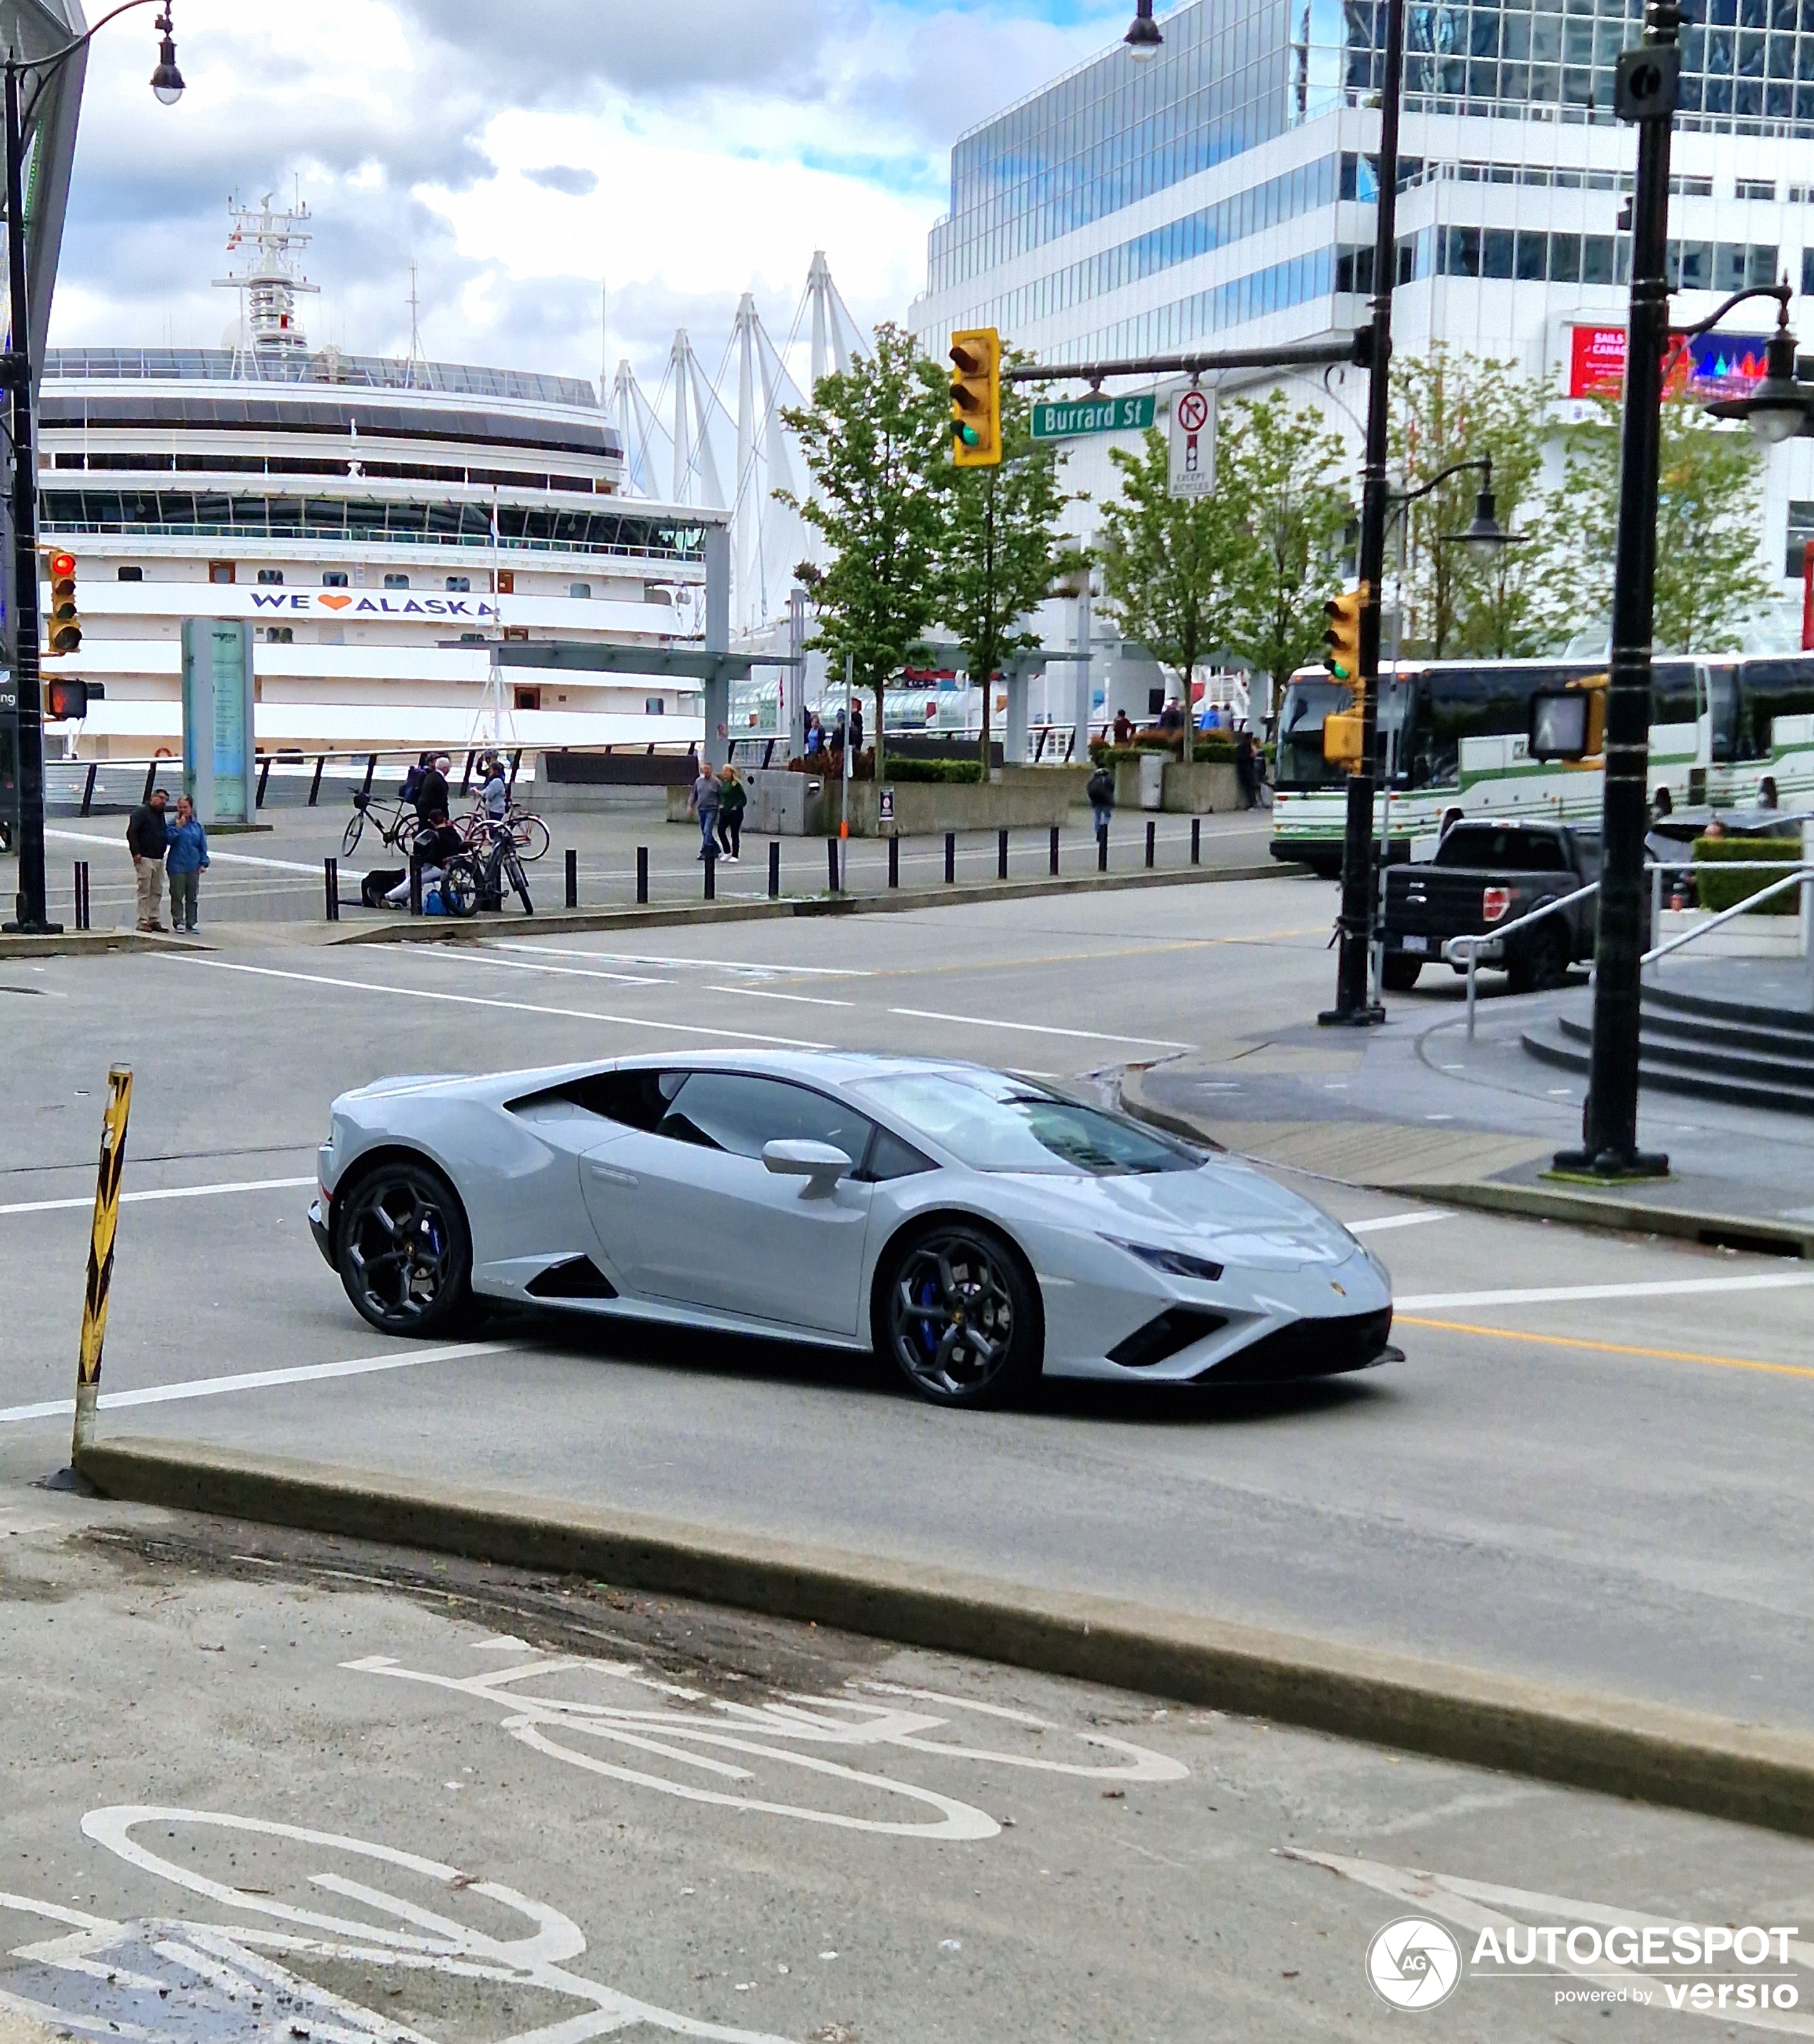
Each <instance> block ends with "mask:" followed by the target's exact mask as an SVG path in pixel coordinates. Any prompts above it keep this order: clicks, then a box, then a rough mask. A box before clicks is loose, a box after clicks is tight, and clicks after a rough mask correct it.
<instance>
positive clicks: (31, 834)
mask: <svg viewBox="0 0 1814 2044" xmlns="http://www.w3.org/2000/svg"><path fill="white" fill-rule="evenodd" d="M156 4H159V0H125V6H120V7H116V8H115V9H114V10H113V13H111V14H104V15H102V17H101V19H100V20H99V21H97V22H96V23H95V24H94V28H92V29H88V30H87V31H86V33H84V34H83V35H79V36H78V37H75V40H73V41H71V42H69V43H66V44H64V45H63V48H61V49H59V50H53V51H52V52H51V53H50V55H49V56H44V57H35V58H33V59H31V60H29V61H27V60H24V59H22V58H21V57H20V56H18V55H17V53H16V52H8V54H7V57H6V84H5V97H6V256H7V287H8V312H9V317H10V321H11V323H12V345H11V347H10V348H9V349H8V350H7V351H6V353H5V354H4V355H0V386H3V387H4V388H6V390H9V391H10V393H11V394H12V406H11V409H12V442H13V504H12V510H13V699H14V701H15V703H16V705H17V731H18V782H19V846H18V851H19V891H18V900H17V913H16V914H15V916H14V918H13V920H12V921H11V922H10V923H7V924H4V925H0V928H5V929H6V930H7V931H9V932H23V933H24V934H25V935H27V936H52V935H54V934H55V933H56V932H57V931H58V930H60V928H61V927H62V925H61V924H56V923H53V922H52V921H51V920H50V918H49V914H48V900H47V893H46V884H45V874H44V685H43V678H42V675H41V673H40V666H39V647H38V631H39V621H38V560H37V552H38V460H37V434H36V431H35V428H34V424H33V394H32V356H31V339H30V336H31V327H30V324H29V311H28V308H29V298H28V295H27V289H26V283H27V280H26V275H25V193H24V187H25V126H26V113H25V107H24V105H23V102H22V88H23V85H24V82H25V79H27V78H28V77H29V78H31V79H33V80H35V81H36V83H37V86H38V87H39V89H40V90H41V89H42V86H43V84H44V81H45V79H48V77H49V76H50V75H51V74H52V72H53V71H56V70H57V69H58V67H60V66H61V65H62V64H63V63H67V61H68V60H69V59H70V58H71V57H72V56H75V52H77V51H78V50H79V49H82V48H86V45H87V44H88V43H89V42H90V41H91V40H93V38H94V35H95V33H97V31H98V30H99V29H104V28H105V27H106V25H107V24H108V22H110V21H112V20H113V19H114V17H115V16H117V15H120V14H124V13H128V12H129V11H130V10H132V9H133V8H134V7H144V6H152V5H156ZM161 5H162V9H163V11H162V12H161V13H159V15H158V17H157V21H156V26H157V29H158V31H159V36H160V37H161V40H160V43H159V52H158V64H157V68H156V70H155V71H153V72H152V77H151V86H152V91H153V92H154V93H155V94H156V96H157V98H159V100H160V101H161V102H163V104H164V105H165V106H173V105H174V104H175V102H176V101H177V100H178V99H179V98H181V96H182V94H183V74H182V72H181V71H179V70H178V69H177V67H176V44H175V40H174V37H173V35H172V32H171V20H170V0H161Z"/></svg>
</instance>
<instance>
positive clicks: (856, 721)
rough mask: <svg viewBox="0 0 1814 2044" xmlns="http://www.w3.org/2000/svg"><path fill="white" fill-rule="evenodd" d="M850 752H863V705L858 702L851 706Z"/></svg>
mask: <svg viewBox="0 0 1814 2044" xmlns="http://www.w3.org/2000/svg"><path fill="white" fill-rule="evenodd" d="M861 751H863V705H862V704H861V703H860V702H853V703H852V704H851V752H852V753H853V754H854V753H860V752H861Z"/></svg>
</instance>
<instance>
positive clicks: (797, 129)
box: [52, 0, 1127, 381]
mask: <svg viewBox="0 0 1814 2044" xmlns="http://www.w3.org/2000/svg"><path fill="white" fill-rule="evenodd" d="M1126 11H1127V10H1126V5H1125V0H1109V4H1104V3H1103V0H978V4H977V5H974V6H963V7H959V6H941V5H937V4H932V5H927V4H914V0H679V3H678V5H671V6H669V7H668V8H667V9H666V10H663V9H659V8H657V9H643V8H632V7H629V6H626V5H624V4H621V0H516V4H515V5H514V6H512V7H510V8H509V9H506V10H498V8H497V7H496V6H495V5H494V0H483V4H480V0H311V5H310V6H308V7H307V8H299V7H295V6H290V5H286V4H281V0H183V6H182V7H181V9H180V10H179V21H178V27H179V32H180V33H179V56H180V60H181V62H182V65H183V71H184V74H185V75H186V78H187V79H188V82H189V90H188V91H187V93H186V94H185V96H184V98H183V101H182V102H181V103H180V104H179V106H177V107H175V108H174V109H164V108H161V107H159V106H157V105H156V102H154V101H153V99H152V95H151V94H150V92H149V91H148V89H147V87H146V84H145V79H146V78H147V76H148V73H149V70H150V66H151V63H152V60H153V58H154V56H155V51H154V48H153V44H152V37H151V33H150V31H149V30H148V29H144V30H143V32H142V33H140V31H139V29H138V24H139V23H140V21H141V19H148V16H146V17H140V16H138V15H136V14H134V15H129V16H127V17H125V19H124V20H123V21H120V22H118V23H117V24H115V25H112V26H110V27H109V28H107V29H104V30H102V33H101V34H100V35H99V36H98V37H97V38H96V41H95V44H94V53H93V56H92V59H91V61H90V68H89V74H88V86H87V91H86V96H85V104H84V107H83V123H82V140H81V144H80V148H79V152H78V157H77V163H76V172H75V186H74V190H73V194H72V198H71V219H70V227H69V231H68V233H67V237H66V240H65V244H64V255H63V266H62V268H61V271H60V282H59V289H58V296H57V301H56V309H55V313H54V317H53V322H52V338H53V340H56V341H57V342H60V343H64V344H71V343H83V342H86V343H91V344H100V343H107V342H113V343H127V344H130V343H135V342H136V343H141V344H157V343H159V342H162V341H164V340H175V341H176V342H178V343H179V344H209V343H213V342H216V341H217V340H218V338H219V336H220V334H221V330H222V328H224V327H225V325H226V324H227V323H228V321H229V319H230V318H231V317H232V316H233V310H234V308H233V302H232V300H231V298H230V297H229V294H226V293H225V292H221V291H216V290H210V289H209V281H208V280H209V279H211V278H213V277H217V276H219V275H222V274H223V268H222V264H223V260H224V259H223V255H222V242H223V239H224V236H225V198H226V195H227V194H228V192H229V190H238V191H239V192H240V193H241V194H244V195H247V196H248V197H252V198H256V197H257V196H259V194H262V193H263V192H264V191H267V190H275V191H276V192H278V193H279V194H287V193H289V192H290V190H292V189H293V186H294V180H296V179H300V182H301V186H302V191H303V194H304V196H305V197H306V198H307V199H308V200H309V204H310V206H311V207H312V209H313V211H314V213H315V215H316V220H315V223H314V225H315V241H314V244H313V248H312V249H311V250H310V252H309V264H308V267H309V274H310V275H312V276H313V279H315V281H317V282H318V283H320V284H321V286H322V287H323V290H322V295H321V298H319V299H316V300H313V301H312V302H310V303H309V305H308V306H307V308H306V313H307V317H308V319H309V325H310V328H311V331H312V332H313V336H314V337H315V338H317V340H335V341H337V342H339V343H340V344H341V345H342V346H344V347H346V348H349V349H352V350H355V351H357V352H401V351H402V349H403V348H405V347H406V345H407V343H408V338H409V312H408V309H407V305H406V304H405V298H406V296H407V292H408V283H407V270H408V265H409V263H410V262H411V261H412V260H414V261H415V262H416V263H417V264H418V266H419V272H420V283H419V288H420V290H421V300H422V307H423V313H422V323H423V334H424V341H425V345H426V346H427V347H428V348H429V351H430V352H432V353H433V354H436V355H439V356H440V357H442V358H443V359H453V360H477V361H491V362H503V363H511V364H513V365H514V366H518V367H531V368H540V369H545V370H554V371H565V372H567V373H569V374H575V375H597V374H598V368H599V364H600V360H601V348H602V350H603V352H604V353H605V355H606V356H607V358H608V359H611V360H613V361H614V360H615V359H616V358H617V355H620V354H625V353H627V354H628V355H630V356H631V357H632V359H633V360H634V361H635V362H636V365H637V367H638V369H639V371H640V372H641V373H643V374H644V375H645V376H647V377H648V378H650V379H651V381H653V380H657V379H659V374H660V367H661V363H662V362H663V360H664V359H665V357H666V355H667V346H668V343H669V341H670V340H671V337H672V334H673V330H674V326H675V325H687V326H688V327H689V328H690V331H691V332H692V333H693V337H694V343H695V344H696V346H697V347H698V350H699V352H700V353H701V355H702V356H703V357H705V359H707V360H708V362H709V363H715V362H716V359H717V351H718V350H719V349H720V348H721V347H722V345H723V340H724V334H725V332H726V331H727V330H728V325H729V321H730V318H731V315H732V310H733V309H734V307H735V305H736V299H737V298H738V296H739V295H740V294H741V293H742V292H743V291H744V290H753V291H755V293H756V295H757V302H758V304H759V306H760V308H761V309H762V311H763V315H764V317H765V318H767V321H769V323H770V325H771V329H774V330H776V331H777V332H778V334H784V333H785V332H786V327H787V325H788V322H789V321H790V319H791V318H792V316H793V313H794V305H795V304H796V302H797V299H798V297H799V294H800V291H801V286H802V284H803V282H804V281H805V272H806V267H807V263H808V262H809V260H810V258H811V255H812V252H813V250H814V249H815V248H824V250H825V252H826V254H827V257H828V261H829V263H830V265H831V268H832V275H834V277H835V278H836V279H837V280H838V282H839V285H840V288H841V289H842V290H843V292H844V296H845V298H846V300H847V302H848V303H849V305H850V306H851V310H852V312H853V313H855V316H856V317H857V318H858V320H859V322H862V323H863V324H866V325H867V324H869V323H871V322H873V321H876V320H878V319H882V318H890V317H900V316H901V314H903V313H905V309H906V308H907V305H908V303H909V301H910V299H911V298H912V297H913V294H914V292H915V291H916V290H917V289H918V288H920V286H921V284H922V283H923V281H924V267H925V236H926V230H927V229H928V227H929V225H931V223H932V221H933V220H934V219H935V218H936V217H937V215H938V214H939V213H940V212H941V211H942V210H943V208H944V201H945V192H946V183H947V156H948V152H949V149H950V145H951V141H952V140H953V139H954V138H955V135H956V134H957V133H959V131H960V130H961V129H963V127H964V126H966V125H968V124H969V123H970V122H971V121H974V120H975V119H977V118H978V117H982V115H984V114H986V113H988V112H989V111H990V109H991V108H992V107H993V106H997V105H1000V104H1001V103H1004V102H1006V101H1008V100H1009V99H1012V98H1014V97H1016V96H1017V94H1019V93H1020V92H1022V91H1024V90H1027V89H1028V87H1030V86H1033V85H1036V84H1037V83H1040V81H1041V80H1042V79H1044V78H1046V77H1047V76H1049V75H1051V73H1052V72H1054V71H1057V70H1059V69H1061V68H1063V67H1064V66H1065V65H1066V64H1068V63H1071V62H1073V61H1074V60H1076V59H1077V58H1078V57H1079V56H1083V55H1085V54H1086V53H1087V52H1089V51H1090V49H1091V48H1094V47H1096V46H1097V44H1100V43H1101V41H1103V40H1105V39H1106V38H1107V37H1109V35H1111V34H1113V33H1116V31H1117V30H1118V28H1119V25H1120V19H1121V17H1122V16H1123V15H1124V13H1126ZM591 179H596V181H597V182H596V183H595V184H591V185H590V186H589V180H591ZM601 282H603V283H605V285H606V286H608V287H609V307H610V322H609V323H610V328H611V331H610V332H609V335H608V336H601V334H600V331H599V289H600V285H601Z"/></svg>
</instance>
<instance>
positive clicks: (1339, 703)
mask: <svg viewBox="0 0 1814 2044" xmlns="http://www.w3.org/2000/svg"><path fill="white" fill-rule="evenodd" d="M1349 700H1350V698H1349V694H1348V691H1347V690H1346V689H1344V688H1343V687H1341V686H1339V684H1338V683H1336V682H1319V681H1306V680H1304V679H1302V678H1299V679H1297V680H1296V681H1293V682H1292V683H1291V685H1290V686H1289V687H1288V688H1287V689H1286V691H1285V701H1284V704H1283V705H1282V707H1281V709H1280V710H1279V713H1278V765H1277V767H1276V770H1275V772H1274V785H1275V786H1278V787H1280V788H1288V789H1289V788H1339V787H1340V786H1342V785H1343V782H1345V781H1346V780H1347V774H1345V773H1343V770H1342V769H1341V768H1340V767H1332V766H1331V765H1330V763H1328V760H1326V759H1324V757H1323V720H1324V717H1328V715H1329V713H1330V712H1331V711H1332V710H1342V709H1347V706H1348V703H1349Z"/></svg>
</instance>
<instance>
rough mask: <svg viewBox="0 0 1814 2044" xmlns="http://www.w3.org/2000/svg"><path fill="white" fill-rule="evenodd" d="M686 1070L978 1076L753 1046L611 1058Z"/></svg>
mask: <svg viewBox="0 0 1814 2044" xmlns="http://www.w3.org/2000/svg"><path fill="white" fill-rule="evenodd" d="M676 1066H686V1068H687V1069H689V1070H696V1071H736V1072H759V1073H762V1074H765V1075H766V1076H767V1077H769V1078H790V1079H802V1080H805V1079H817V1080H818V1081H819V1082H821V1084H824V1083H827V1082H829V1083H832V1084H834V1085H836V1084H842V1085H848V1084H850V1083H851V1082H854V1081H856V1080H859V1079H874V1078H891V1077H894V1076H896V1075H897V1074H905V1073H909V1072H959V1071H977V1070H985V1069H993V1067H984V1066H978V1064H977V1063H976V1062H974V1059H970V1058H926V1057H902V1056H901V1055H898V1054H894V1053H890V1052H884V1051H790V1050H778V1049H774V1048H772V1047H760V1046H755V1045H752V1046H751V1047H750V1048H749V1049H748V1050H743V1051H674V1052H670V1053H668V1054H667V1055H663V1054H662V1053H661V1052H659V1051H644V1052H640V1053H639V1054H638V1055H635V1056H632V1057H628V1058H611V1059H610V1060H609V1065H608V1067H607V1066H601V1067H600V1068H599V1069H601V1070H604V1069H607V1068H608V1069H609V1070H613V1071H638V1070H641V1071H650V1070H653V1071H667V1070H673V1069H674V1067H676Z"/></svg>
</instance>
